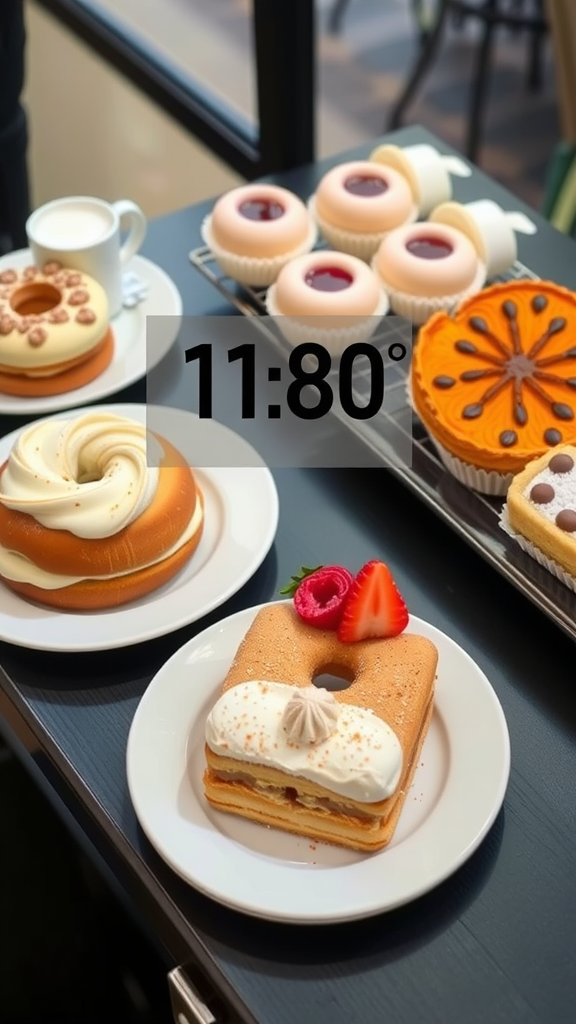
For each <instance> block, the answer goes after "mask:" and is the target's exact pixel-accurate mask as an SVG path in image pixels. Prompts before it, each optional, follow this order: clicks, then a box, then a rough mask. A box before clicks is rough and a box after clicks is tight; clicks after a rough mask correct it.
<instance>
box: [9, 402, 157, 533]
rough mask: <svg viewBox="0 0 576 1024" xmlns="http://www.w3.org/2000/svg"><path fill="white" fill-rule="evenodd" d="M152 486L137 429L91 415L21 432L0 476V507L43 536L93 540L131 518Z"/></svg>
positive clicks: (153, 479)
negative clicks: (28, 520)
mask: <svg viewBox="0 0 576 1024" xmlns="http://www.w3.org/2000/svg"><path fill="white" fill-rule="evenodd" d="M157 486H158V469H157V468H149V467H148V466H147V464H146V431H145V428H144V427H143V426H142V425H141V424H139V423H136V422H134V421H132V420H129V419H127V418H125V417H123V416H115V415H112V414H111V413H108V412H101V413H97V412H94V413H89V414H87V415H85V416H81V417H79V418H78V419H76V420H71V421H70V422H64V423H63V422H61V421H59V420H48V421H45V422H43V423H34V424H33V425H32V426H31V427H30V428H29V429H28V430H25V431H24V432H23V433H22V434H21V435H20V437H19V438H18V440H17V442H16V444H15V446H14V448H13V449H12V452H11V453H10V458H9V460H8V464H7V466H6V469H5V470H4V472H3V473H2V476H1V478H0V502H1V503H2V504H3V505H4V506H5V508H8V509H11V510H12V511H14V512H25V513H26V514H27V515H30V516H33V517H34V519H35V520H36V521H37V522H38V523H40V524H41V525H42V526H44V527H46V528H47V529H49V530H68V531H69V532H70V533H72V534H74V536H75V537H83V538H85V539H88V538H89V539H91V540H94V539H96V538H103V537H111V536H112V535H113V534H115V533H118V532H119V531H120V530H122V529H123V528H124V527H125V526H128V525H129V524H130V523H132V522H133V521H134V520H135V519H137V518H138V516H139V515H141V514H142V512H144V510H145V509H146V508H147V507H148V505H149V504H150V502H151V501H152V498H153V497H154V494H155V493H156V489H157Z"/></svg>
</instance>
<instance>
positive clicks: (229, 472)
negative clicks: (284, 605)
mask: <svg viewBox="0 0 576 1024" xmlns="http://www.w3.org/2000/svg"><path fill="white" fill-rule="evenodd" d="M105 410H108V411H110V412H113V413H116V414H117V415H119V416H129V417H131V418H132V419H134V420H138V421H139V422H140V423H145V422H146V406H144V405H131V404H122V405H106V406H98V407H97V411H99V412H102V411H105ZM88 411H90V410H87V409H73V410H71V411H70V412H69V413H67V416H66V417H62V418H69V419H73V418H74V419H75V418H77V417H78V416H82V415H84V413H86V412H88ZM46 418H47V419H54V418H58V417H46ZM196 420H197V417H196V416H195V415H194V414H193V413H191V412H185V411H183V410H182V409H170V408H165V409H162V427H163V432H164V434H165V436H166V437H167V438H168V439H169V438H170V437H171V436H172V437H174V438H176V441H177V439H178V437H182V436H183V434H184V433H185V432H186V431H190V430H194V427H195V424H196ZM205 423H207V421H205ZM204 429H206V426H204ZM209 429H211V430H213V431H214V432H217V433H219V434H220V435H221V436H222V440H221V441H220V444H221V445H222V446H224V444H226V446H227V450H228V451H229V452H230V461H231V462H235V463H236V464H237V466H239V467H240V466H244V465H245V464H246V463H249V462H252V463H254V461H255V454H254V449H253V448H251V447H250V445H248V444H247V442H246V441H244V439H243V438H241V437H238V435H237V434H234V433H233V431H231V430H229V429H228V427H224V426H222V424H220V423H217V422H214V421H211V422H210V425H209ZM18 433H19V431H14V432H13V433H11V434H8V435H6V437H3V438H0V464H1V463H2V462H3V461H4V460H5V459H6V458H7V456H8V454H9V452H10V450H11V448H12V445H13V443H14V440H15V438H16V437H17V435H18ZM194 473H195V476H196V478H197V480H198V483H199V485H200V488H201V490H202V493H203V495H204V511H205V517H204V532H203V534H202V539H201V541H200V544H199V545H198V548H197V549H196V551H195V552H194V554H193V556H192V558H191V559H190V561H189V562H188V564H187V565H186V566H185V567H184V568H183V569H182V570H181V571H180V572H179V573H178V574H177V575H176V576H174V578H173V579H172V580H170V581H169V582H168V583H166V584H165V585H164V586H163V587H161V588H160V589H159V590H155V591H153V593H151V594H148V596H147V597H143V598H141V599H140V600H139V601H132V602H131V603H130V604H125V605H122V606H121V607H120V608H113V609H111V610H110V611H95V612H61V611H57V610H55V609H51V608H44V607H42V606H41V605H39V604H34V603H32V602H30V601H25V600H24V599H23V598H21V597H18V595H17V594H15V593H13V592H12V591H11V590H9V589H8V588H7V587H6V586H4V585H3V584H2V583H0V640H4V641H6V642H7V643H11V644H16V645H17V646H20V647H28V648H35V649H37V650H42V651H66V652H71V651H102V650H107V649H110V648H113V647H126V646H128V645H129V644H137V643H140V642H142V641H144V640H151V639H153V638H154V637H157V636H163V635H165V634H166V633H171V632H173V631H174V630H176V629H179V628H180V627H181V626H185V625H187V624H188V623H190V622H195V621H196V620H197V619H201V618H202V617H203V616H204V615H208V613H209V612H211V611H213V610H214V608H217V607H218V606H219V605H221V604H223V603H224V602H225V601H227V600H228V598H230V597H232V595H233V594H235V593H236V591H237V590H240V587H242V586H243V585H244V584H245V583H246V582H247V581H248V580H249V579H250V577H251V576H253V575H254V573H255V572H256V569H257V568H258V566H259V565H260V564H261V563H262V562H263V560H264V558H265V556H266V555H267V553H268V551H269V549H270V547H271V545H272V543H273V541H274V537H275V535H276V528H277V525H278V494H277V491H276V485H275V484H274V480H273V478H272V474H271V473H270V470H268V469H266V468H250V469H248V468H233V469H224V468H221V467H220V468H215V469H199V470H195V471H194Z"/></svg>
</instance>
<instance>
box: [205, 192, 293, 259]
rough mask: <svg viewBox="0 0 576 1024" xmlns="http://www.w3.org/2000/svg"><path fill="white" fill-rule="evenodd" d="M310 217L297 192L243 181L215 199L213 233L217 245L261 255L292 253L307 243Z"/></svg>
mask: <svg viewBox="0 0 576 1024" xmlns="http://www.w3.org/2000/svg"><path fill="white" fill-rule="evenodd" d="M311 229H312V224H311V218H310V214H309V213H308V210H307V209H306V207H305V205H304V203H303V202H302V201H301V199H299V198H298V196H296V195H294V193H292V192H290V191H289V190H288V189H285V188H282V187H281V186H279V185H258V184H254V185H242V186H240V187H239V188H236V189H232V190H231V191H230V192H226V193H225V195H223V196H221V197H220V199H218V201H217V202H216V204H215V206H214V209H213V211H212V215H211V219H210V233H211V236H212V239H213V242H214V244H215V245H216V246H218V247H220V248H222V249H223V250H224V251H228V252H231V253H235V254H237V255H239V256H251V257H255V258H258V259H266V258H272V257H275V256H280V255H283V254H285V253H289V252H291V251H292V250H294V249H298V248H299V247H300V246H302V245H303V244H305V243H306V241H307V239H308V238H309V237H310V235H311Z"/></svg>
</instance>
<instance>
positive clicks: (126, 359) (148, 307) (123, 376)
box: [0, 249, 182, 416]
mask: <svg viewBox="0 0 576 1024" xmlns="http://www.w3.org/2000/svg"><path fill="white" fill-rule="evenodd" d="M29 263H32V256H31V253H30V250H29V249H18V251H17V252H11V253H8V255H6V256H2V257H0V271H2V270H6V269H7V267H15V268H16V269H19V268H20V267H25V266H28V264H29ZM128 271H133V273H135V274H137V275H138V277H139V278H141V280H142V281H143V283H144V284H145V285H147V286H148V295H147V297H146V298H145V299H144V300H143V301H142V302H140V303H139V304H138V305H137V306H135V307H134V308H133V309H123V310H122V312H121V313H119V314H118V316H117V317H115V318H114V320H112V329H113V331H114V356H113V358H112V362H111V363H110V365H109V366H108V367H107V368H106V369H105V370H104V373H101V374H100V376H99V377H96V379H95V380H93V381H91V382H90V383H89V384H85V385H84V387H82V388H75V390H74V391H67V392H66V393H65V394H63V395H47V396H45V397H42V398H21V397H18V396H16V395H5V394H3V393H2V392H0V413H5V414H6V415H12V416H25V415H27V414H28V413H32V412H34V413H49V412H57V411H59V410H60V409H73V408H75V407H76V406H77V405H87V404H88V403H89V402H99V401H100V400H101V399H102V398H108V396H109V395H114V394H116V392H117V391H122V390H123V389H124V388H127V387H129V385H130V384H133V383H134V381H136V380H140V378H141V377H144V376H145V375H146V372H147V370H149V369H151V368H152V367H153V366H156V365H157V363H159V362H160V360H161V359H163V358H164V356H165V355H166V353H167V352H168V351H169V350H170V348H171V346H172V345H173V343H174V341H175V339H176V336H177V334H178V331H179V329H180V322H181V319H182V299H181V297H180V292H179V291H178V289H177V288H176V285H175V284H174V282H173V281H172V278H170V277H168V274H166V273H165V272H164V271H163V270H162V269H161V268H160V267H158V266H156V264H155V263H152V262H151V261H150V260H147V259H146V258H145V257H144V256H133V257H132V259H131V260H130V262H129V263H128V264H127V265H126V268H125V273H128ZM147 316H171V317H173V319H172V320H171V322H170V324H169V325H168V324H167V326H166V329H163V330H162V331H161V332H160V331H158V332H156V331H155V332H154V338H155V344H154V351H153V352H152V346H151V344H149V346H148V348H150V349H151V351H150V352H149V354H148V359H147V352H146V317H147ZM156 334H158V335H159V337H158V338H156Z"/></svg>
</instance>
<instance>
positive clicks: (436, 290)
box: [372, 221, 486, 326]
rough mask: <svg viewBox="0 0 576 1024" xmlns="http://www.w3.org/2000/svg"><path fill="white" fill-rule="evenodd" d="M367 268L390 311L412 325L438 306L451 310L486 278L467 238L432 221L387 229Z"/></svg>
mask: <svg viewBox="0 0 576 1024" xmlns="http://www.w3.org/2000/svg"><path fill="white" fill-rule="evenodd" d="M372 267H373V269H374V272H375V274H376V276H377V277H378V279H379V280H380V282H381V284H382V287H383V288H385V290H386V292H387V293H388V297H389V299H390V308H391V309H392V311H393V312H394V313H397V314H398V316H405V317H408V318H409V319H411V320H412V322H413V323H414V324H416V325H417V326H419V325H420V324H423V323H425V322H426V320H428V318H429V317H430V316H432V314H433V313H436V312H438V311H439V310H444V311H446V312H450V311H451V310H453V309H455V308H456V306H458V305H459V303H460V302H462V301H463V300H464V299H465V298H467V297H468V296H470V295H473V294H474V293H475V292H478V291H479V290H480V288H481V287H482V285H483V284H484V282H485V280H486V264H485V263H483V261H482V260H481V258H480V255H479V253H478V251H477V249H476V248H475V246H474V244H473V242H472V241H471V240H470V238H469V237H468V236H467V235H465V234H464V232H463V231H459V230H458V229H456V228H453V227H451V226H450V225H448V224H439V223H438V224H437V223H433V222H431V221H421V222H420V223H417V224H410V225H407V226H405V227H401V228H397V229H396V230H395V231H391V232H390V233H389V234H388V235H386V237H385V238H384V239H383V240H382V242H381V244H380V246H379V248H378V251H377V252H376V255H375V256H374V259H373V261H372Z"/></svg>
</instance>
